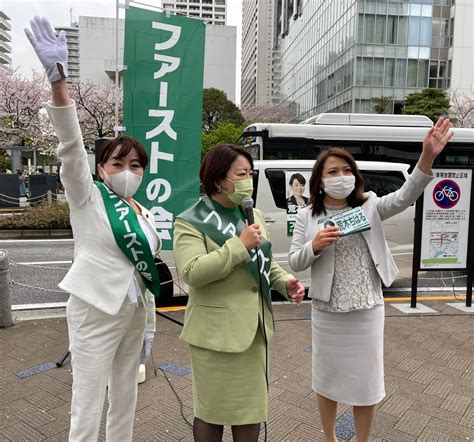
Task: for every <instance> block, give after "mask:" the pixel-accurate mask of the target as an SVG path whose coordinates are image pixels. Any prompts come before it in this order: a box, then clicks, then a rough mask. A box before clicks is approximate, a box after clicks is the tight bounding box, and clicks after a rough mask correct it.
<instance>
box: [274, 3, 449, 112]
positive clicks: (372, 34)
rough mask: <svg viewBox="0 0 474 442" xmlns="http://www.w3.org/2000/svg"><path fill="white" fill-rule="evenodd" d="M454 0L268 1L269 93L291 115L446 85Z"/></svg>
mask: <svg viewBox="0 0 474 442" xmlns="http://www.w3.org/2000/svg"><path fill="white" fill-rule="evenodd" d="M453 3H454V0H400V1H397V2H395V1H388V0H337V1H333V0H301V1H298V0H275V2H274V10H275V12H276V14H275V16H276V19H275V22H274V46H275V48H276V50H277V51H278V53H279V60H280V61H279V66H278V67H276V72H277V73H278V75H275V77H274V88H275V95H276V96H278V97H279V101H280V103H281V104H287V105H290V106H292V107H293V108H294V109H295V111H296V114H297V116H298V119H299V120H303V119H305V118H308V117H310V116H313V115H316V114H319V113H322V112H356V113H371V112H372V109H373V101H372V99H373V98H375V97H382V96H384V97H390V100H389V101H388V104H387V108H386V111H387V112H388V113H400V110H401V107H402V105H403V100H404V98H405V96H406V95H407V94H410V93H412V92H416V91H420V90H421V89H424V88H427V87H440V88H443V89H447V88H449V86H450V72H451V61H450V50H449V49H450V47H451V46H452V44H453V42H452V35H453V26H454V8H453V7H452V6H453Z"/></svg>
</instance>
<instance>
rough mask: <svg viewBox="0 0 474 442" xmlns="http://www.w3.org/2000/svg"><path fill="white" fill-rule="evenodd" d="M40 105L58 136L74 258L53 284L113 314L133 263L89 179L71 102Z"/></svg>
mask: <svg viewBox="0 0 474 442" xmlns="http://www.w3.org/2000/svg"><path fill="white" fill-rule="evenodd" d="M45 107H46V110H47V112H48V115H49V118H50V120H51V121H52V123H53V125H54V129H55V131H56V135H57V137H58V139H59V141H60V144H59V148H58V151H57V154H58V157H59V159H60V160H61V162H62V166H61V182H62V184H63V186H64V189H65V193H66V199H67V201H68V203H69V208H70V212H71V227H72V231H73V236H74V261H73V263H72V266H71V268H70V269H69V271H68V272H67V274H66V276H65V277H64V279H63V280H62V281H61V282H60V283H59V287H60V288H61V289H63V290H65V291H67V292H69V293H71V294H72V295H74V296H77V297H78V298H80V299H82V300H83V301H84V302H87V303H88V304H91V305H93V306H94V307H96V308H97V309H99V310H101V311H103V312H105V313H107V314H109V315H115V314H116V313H117V312H118V311H119V309H120V307H121V306H122V303H123V301H124V299H125V297H126V296H127V293H128V289H129V287H130V283H131V281H132V278H133V276H134V271H135V267H134V266H133V264H132V263H131V262H130V261H129V259H128V258H127V257H126V256H125V255H124V253H123V252H122V251H121V250H120V249H119V247H118V245H117V243H116V241H115V238H114V235H113V232H112V228H111V227H110V222H109V219H108V217H107V212H106V209H105V206H104V202H103V200H102V196H101V193H100V191H99V189H98V188H97V187H96V186H95V185H94V183H93V180H92V175H91V171H90V168H89V163H88V160H87V153H86V150H85V149H84V144H83V141H82V135H81V130H80V127H79V122H78V120H77V113H76V106H75V104H74V103H73V104H71V105H69V106H64V107H55V106H53V105H52V104H51V103H47V104H46V105H45ZM140 207H141V210H142V214H143V216H144V218H145V219H146V220H147V221H148V222H149V224H150V225H151V226H152V228H153V231H154V232H155V234H156V236H157V243H158V244H161V242H160V239H159V237H158V234H157V233H156V230H155V225H154V220H153V215H152V214H151V213H150V212H149V211H148V210H147V209H145V208H144V207H143V206H140ZM145 304H146V305H147V312H149V313H151V309H153V308H154V299H153V295H152V293H150V292H149V291H148V290H147V291H146V293H145ZM153 317H154V314H153ZM147 322H148V321H147ZM147 328H148V327H147Z"/></svg>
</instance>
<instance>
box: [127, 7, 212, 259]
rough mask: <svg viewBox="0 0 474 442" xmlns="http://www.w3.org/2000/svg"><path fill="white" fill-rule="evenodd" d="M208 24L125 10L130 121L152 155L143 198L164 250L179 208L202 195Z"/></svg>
mask: <svg viewBox="0 0 474 442" xmlns="http://www.w3.org/2000/svg"><path fill="white" fill-rule="evenodd" d="M204 41H205V24H204V23H203V22H202V21H201V20H197V19H191V18H187V17H180V16H174V15H171V16H169V17H167V16H166V15H165V14H163V13H161V12H154V11H150V10H146V9H141V8H136V7H130V8H129V9H128V10H127V11H126V16H125V48H124V64H125V65H126V67H127V68H126V70H125V71H124V85H123V90H124V125H125V127H126V134H127V135H130V136H133V137H135V138H137V139H138V140H140V141H141V142H142V144H143V146H144V147H145V149H146V151H147V153H148V155H149V159H150V162H149V164H148V166H147V168H146V170H145V175H144V177H143V182H142V184H141V186H140V189H139V190H138V192H137V194H136V199H137V200H138V201H139V202H140V203H141V204H143V205H144V206H145V207H147V208H148V209H149V210H150V211H151V212H152V213H153V215H154V217H155V226H156V229H157V232H158V234H159V235H160V237H161V240H162V243H163V249H164V250H171V249H172V238H173V220H174V217H175V215H177V214H178V213H180V212H182V211H183V210H184V209H185V208H187V207H188V206H190V205H191V204H193V202H195V201H196V200H197V199H198V198H199V176H198V175H199V165H200V161H201V124H202V123H201V122H202V93H203V76H204Z"/></svg>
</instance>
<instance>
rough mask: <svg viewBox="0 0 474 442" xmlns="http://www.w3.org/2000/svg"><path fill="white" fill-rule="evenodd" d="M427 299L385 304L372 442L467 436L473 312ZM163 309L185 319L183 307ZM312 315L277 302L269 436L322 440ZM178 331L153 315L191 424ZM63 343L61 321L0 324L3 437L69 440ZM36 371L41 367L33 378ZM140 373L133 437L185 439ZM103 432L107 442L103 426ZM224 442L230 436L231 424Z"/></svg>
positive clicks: (345, 414)
mask: <svg viewBox="0 0 474 442" xmlns="http://www.w3.org/2000/svg"><path fill="white" fill-rule="evenodd" d="M425 304H427V305H429V306H430V307H432V308H434V309H436V310H437V311H438V312H439V314H438V315H434V316H423V317H413V316H407V315H405V314H403V313H400V312H399V311H398V310H397V309H395V308H393V307H392V306H391V305H390V304H389V303H386V334H385V337H386V339H385V380H386V390H387V397H386V398H385V400H384V401H383V402H382V403H381V404H379V406H378V412H377V417H376V422H375V425H374V429H373V440H374V441H382V440H386V441H416V440H417V441H430V442H431V441H466V440H474V339H473V338H474V315H469V314H466V313H461V312H459V311H458V310H455V309H453V308H451V307H449V306H447V305H446V304H445V303H444V302H439V303H435V302H426V303H425ZM167 314H168V315H169V316H171V317H173V318H175V319H177V320H182V318H183V312H175V313H167ZM309 318H310V304H304V305H301V306H299V307H295V306H290V305H276V306H275V319H276V321H277V322H276V335H275V339H274V341H273V343H272V347H271V371H270V407H269V422H268V440H269V441H316V440H323V435H322V430H321V423H320V420H319V416H318V413H317V411H316V406H315V398H314V393H313V392H312V391H311V336H310V330H311V328H310V325H311V324H310V320H309ZM179 332H180V326H178V325H176V324H174V323H172V322H170V321H168V320H166V319H163V318H160V317H158V331H157V339H156V340H155V346H154V350H153V351H154V360H155V361H154V362H155V363H156V364H157V365H160V366H162V367H163V368H164V369H165V370H167V371H166V373H167V377H168V379H169V381H170V382H171V384H172V386H173V387H174V389H175V390H176V392H177V394H178V395H179V397H180V399H181V401H182V404H183V414H184V415H185V416H186V417H187V419H188V420H190V421H191V420H192V391H191V376H190V374H189V356H188V352H187V348H186V346H185V345H184V344H183V343H181V342H180V341H179V340H178V335H179ZM66 349H67V329H66V321H65V319H64V318H56V319H39V320H29V321H22V322H17V323H16V325H15V326H14V327H12V328H9V329H0V440H1V441H3V440H14V441H40V440H48V441H65V440H67V434H68V427H69V402H70V398H71V392H70V386H71V381H72V379H71V372H70V363H69V360H68V361H67V362H66V364H65V365H64V366H63V367H62V368H49V367H53V364H54V362H56V361H57V360H58V359H59V358H60V356H61V355H62V354H63V353H64V352H65V351H66ZM44 364H50V365H44ZM48 368H49V369H48ZM35 370H37V371H40V372H39V373H38V374H32V373H33V372H34V371H35ZM42 370H43V371H42ZM147 370H148V372H147V381H146V382H145V383H144V384H142V385H140V387H139V398H138V405H137V412H136V423H135V432H134V440H137V441H144V440H149V441H154V440H156V441H176V440H184V441H191V440H192V429H191V428H190V426H188V424H186V423H185V422H184V420H183V418H182V417H181V414H180V404H179V402H178V400H177V398H176V396H175V395H174V393H173V391H172V390H171V388H170V386H169V385H168V383H167V381H166V379H165V377H164V375H163V373H162V372H161V371H159V370H158V373H157V376H156V377H155V376H154V375H153V367H152V364H151V363H149V364H148V367H147ZM20 376H24V377H20ZM337 428H338V436H339V437H340V438H341V439H342V440H349V439H350V438H351V437H352V436H353V421H352V415H351V413H350V412H349V407H347V406H340V407H339V410H338V427H337ZM261 436H262V438H263V429H262V433H261ZM100 437H101V439H104V438H105V433H104V429H103V428H102V429H101V433H100ZM225 440H231V438H230V434H229V431H228V430H227V431H226V433H225ZM114 442H115V441H114Z"/></svg>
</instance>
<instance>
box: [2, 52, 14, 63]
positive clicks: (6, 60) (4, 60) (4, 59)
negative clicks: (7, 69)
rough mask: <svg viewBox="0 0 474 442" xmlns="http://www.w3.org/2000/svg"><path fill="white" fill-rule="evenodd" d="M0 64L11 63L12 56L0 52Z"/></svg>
mask: <svg viewBox="0 0 474 442" xmlns="http://www.w3.org/2000/svg"><path fill="white" fill-rule="evenodd" d="M0 64H12V58H11V57H10V56H9V55H7V54H5V53H3V52H0Z"/></svg>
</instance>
